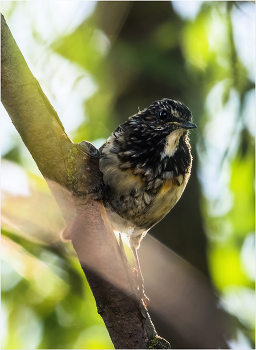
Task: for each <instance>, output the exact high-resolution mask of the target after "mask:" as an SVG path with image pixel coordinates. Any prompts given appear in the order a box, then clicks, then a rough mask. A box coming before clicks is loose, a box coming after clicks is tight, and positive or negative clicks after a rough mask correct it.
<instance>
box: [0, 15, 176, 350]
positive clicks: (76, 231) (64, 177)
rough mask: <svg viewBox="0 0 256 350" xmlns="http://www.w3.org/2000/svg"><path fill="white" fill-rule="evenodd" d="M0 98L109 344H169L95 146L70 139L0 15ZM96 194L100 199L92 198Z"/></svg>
mask: <svg viewBox="0 0 256 350" xmlns="http://www.w3.org/2000/svg"><path fill="white" fill-rule="evenodd" d="M1 39H2V41H1V53H2V55H1V64H2V78H1V88H2V95H1V99H2V103H3V105H4V107H5V109H6V111H7V112H8V114H9V116H10V118H11V120H12V122H13V124H14V126H15V128H16V129H17V131H18V132H19V134H20V136H21V138H22V140H23V142H24V143H25V145H26V147H27V148H28V150H29V152H30V153H31V155H32V157H33V158H34V160H35V162H36V164H37V165H38V168H39V170H40V171H41V173H42V175H43V176H44V178H45V180H46V181H47V183H48V185H49V187H50V189H51V192H52V194H53V195H54V197H55V199H56V201H57V203H58V205H59V207H60V209H61V211H62V214H63V217H64V219H65V221H66V223H67V228H68V235H69V237H70V238H71V240H72V244H73V246H74V249H75V251H76V253H77V256H78V259H79V261H80V264H81V266H82V268H83V271H84V273H85V276H86V278H87V280H88V282H89V284H90V287H91V289H92V292H93V294H94V297H95V300H96V304H97V309H98V312H99V314H100V315H101V316H102V318H103V320H104V322H105V325H106V327H107V329H108V332H109V334H110V337H111V339H112V341H113V344H114V346H115V348H122V349H125V348H127V349H128V348H136V349H137V348H149V347H150V348H170V344H169V343H168V342H167V341H166V340H164V339H162V338H161V337H159V336H158V335H157V333H156V330H155V328H154V325H153V323H152V322H151V319H150V316H149V314H148V312H147V309H146V307H145V305H144V304H143V303H142V302H141V301H140V299H139V296H138V292H137V289H136V283H135V282H134V277H133V274H132V272H131V270H130V268H129V266H128V263H127V261H126V260H125V257H124V255H123V253H122V251H121V249H120V247H119V245H118V243H117V241H116V238H115V236H114V233H113V230H112V229H111V227H110V224H109V221H108V218H107V215H106V211H105V208H104V206H103V204H102V201H101V200H100V193H101V192H100V188H101V176H100V172H99V167H98V162H99V152H98V150H97V149H96V148H95V147H94V146H93V145H92V144H90V143H89V142H85V141H82V142H81V143H80V144H75V143H73V142H72V140H71V139H70V138H69V137H68V135H67V134H66V133H65V130H64V127H63V125H62V123H61V121H60V119H59V117H58V115H57V113H56V111H55V110H54V109H53V107H52V106H51V104H50V102H49V101H48V99H47V97H46V96H45V95H44V93H43V91H42V89H41V87H40V85H39V83H38V82H37V80H36V79H35V78H34V76H33V75H32V73H31V71H30V70H29V68H28V66H27V64H26V62H25V59H24V57H23V56H22V54H21V52H20V50H19V48H18V46H17V44H16V42H15V40H14V38H13V37H12V34H11V32H10V30H9V28H8V26H7V24H6V22H5V19H4V17H3V16H2V15H1ZM96 197H98V200H95V198H96Z"/></svg>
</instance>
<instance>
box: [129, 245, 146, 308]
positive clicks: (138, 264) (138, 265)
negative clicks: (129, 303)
mask: <svg viewBox="0 0 256 350" xmlns="http://www.w3.org/2000/svg"><path fill="white" fill-rule="evenodd" d="M132 252H133V256H134V259H135V262H136V266H137V278H138V280H139V283H138V284H139V290H140V292H141V294H142V297H141V299H142V301H143V302H144V304H145V306H147V304H148V302H149V298H148V297H147V296H146V294H145V291H144V278H143V276H142V272H141V268H140V262H139V257H138V252H137V249H135V248H134V247H132Z"/></svg>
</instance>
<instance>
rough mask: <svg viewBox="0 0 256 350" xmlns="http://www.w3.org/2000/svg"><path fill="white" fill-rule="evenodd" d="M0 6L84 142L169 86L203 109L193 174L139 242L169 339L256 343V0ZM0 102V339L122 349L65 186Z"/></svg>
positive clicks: (201, 344) (195, 344) (68, 126)
mask: <svg viewBox="0 0 256 350" xmlns="http://www.w3.org/2000/svg"><path fill="white" fill-rule="evenodd" d="M1 5H2V13H3V15H4V16H5V19H6V22H7V24H8V26H9V27H10V30H11V32H12V34H13V36H14V38H15V40H16V42H17V44H18V46H19V48H20V49H21V52H22V54H23V55H24V58H25V60H26V62H27V63H28V66H29V68H30V69H31V71H32V73H33V75H34V76H35V77H36V79H37V80H38V82H39V84H40V86H41V87H42V89H43V91H44V93H45V94H46V96H47V97H48V98H49V100H50V102H51V103H52V105H53V107H54V108H55V110H56V111H57V113H58V115H59V117H60V119H61V121H62V123H63V125H64V128H65V131H66V133H67V134H68V135H69V136H70V138H71V139H72V140H73V141H74V142H81V141H82V140H87V141H90V142H92V143H93V144H94V145H95V146H96V147H97V148H99V147H100V146H101V145H102V144H103V143H104V142H105V141H106V140H107V138H108V137H109V136H110V134H111V133H112V132H113V131H114V130H115V129H116V128H117V126H118V125H119V124H121V123H123V122H124V121H125V120H127V118H128V117H129V116H130V115H133V114H135V113H137V112H138V110H142V109H144V108H146V107H147V106H149V105H150V104H151V103H152V102H153V101H155V100H158V99H161V98H165V97H166V98H171V99H175V100H180V101H182V102H184V103H185V105H187V106H188V107H189V109H190V110H191V111H192V114H193V122H194V123H196V124H197V129H195V130H192V131H190V134H189V138H190V141H191V145H192V151H191V152H192V155H193V166H192V172H191V178H190V180H189V182H188V185H187V188H186V190H185V191H184V194H183V195H182V197H181V199H180V201H179V202H178V203H177V205H176V206H175V207H174V208H173V209H172V210H171V212H170V214H168V215H167V216H166V217H165V218H164V219H163V220H162V221H161V222H160V223H159V224H157V225H156V226H155V227H153V228H152V229H151V230H150V232H149V233H148V235H147V236H146V237H145V238H144V240H143V241H142V243H141V247H140V249H139V250H138V254H139V258H140V263H141V268H142V272H143V277H144V280H145V293H146V295H147V296H148V297H149V299H150V302H149V305H148V310H149V313H150V315H151V318H152V321H153V323H154V325H155V327H156V330H157V332H158V334H159V335H160V336H161V337H163V338H165V339H166V340H168V341H169V342H170V344H171V346H172V348H227V346H230V347H231V348H236V349H251V348H254V342H255V336H254V332H255V319H254V318H255V315H254V309H255V293H254V289H255V237H254V229H255V198H254V171H255V150H254V147H255V142H254V137H255V120H254V117H255V90H254V85H255V55H254V52H255V34H254V32H255V18H254V11H255V4H254V3H252V2H224V1H223V2H219V1H217V2H213V1H210V2H206V1H202V2H199V1H191V2H187V1H185V2H183V1H182V2H179V1H177V2H162V1H161V2H140V1H139V2H119V1H118V2H90V1H85V2H77V1H75V2H72V1H66V2H63V1H59V2H57V1H51V2H50V1H47V2H40V1H34V2H33V1H32V2H29V1H23V2H17V1H16V2H8V1H2V2H1ZM24 19H25V20H24ZM1 114H2V123H1V151H2V169H1V180H2V181H1V197H2V201H1V202H2V207H1V227H2V240H1V259H2V264H1V265H2V268H1V270H2V309H1V312H2V320H3V326H2V348H5V349H11V348H13V349H15V348H16V349H27V348H30V349H33V348H44V349H48V348H56V349H60V348H65V349H71V348H78V349H79V348H80V349H83V348H87V349H111V348H113V344H112V342H111V339H110V337H109V334H108V332H107V329H106V327H105V325H104V322H103V320H102V319H101V317H100V315H99V314H98V313H97V309H96V304H95V300H94V298H93V295H92V292H91V290H90V288H89V285H88V282H87V281H86V279H85V277H84V274H83V271H82V269H81V266H80V264H79V261H78V259H77V256H76V253H75V250H74V248H73V246H72V244H71V243H65V242H63V241H62V240H61V233H62V232H63V230H64V229H65V227H66V224H65V221H64V219H63V217H62V215H61V211H60V209H59V207H58V204H59V205H60V203H58V204H57V202H56V201H55V199H54V197H53V196H52V194H51V190H52V188H53V187H54V186H58V185H57V184H55V183H53V182H52V181H48V183H47V182H46V181H45V180H44V178H43V177H42V175H41V174H40V172H39V170H38V169H37V166H36V164H35V162H34V160H33V158H32V157H31V155H30V153H29V152H28V150H27V149H26V147H25V145H24V144H23V142H22V140H21V138H20V137H19V135H18V133H17V131H16V130H15V128H14V126H13V124H12V123H11V120H10V118H9V116H8V114H7V112H6V111H5V109H4V108H3V106H1ZM42 132H45V134H46V135H47V132H46V131H45V130H43V131H42ZM48 185H49V187H50V188H51V190H50V189H49V187H48ZM64 191H65V190H64V189H63V193H64ZM67 210H68V209H67ZM71 214H72V213H70V216H71ZM88 222H89V219H88ZM90 225H92V226H93V223H92V222H90ZM90 227H91V226H90ZM85 232H86V228H85ZM92 232H93V229H92ZM117 238H118V235H117ZM123 242H124V245H125V246H124V249H125V252H126V255H127V259H128V261H129V264H130V266H131V267H135V263H134V259H133V255H132V252H131V250H130V248H129V247H128V245H127V243H128V241H127V239H126V238H125V237H123ZM81 247H82V246H81ZM89 253H90V252H88V255H89ZM99 253H100V252H99ZM87 258H88V259H89V257H88V256H87ZM88 259H87V262H88V261H89V260H88ZM99 271H100V272H99ZM102 271H104V266H100V260H99V266H98V271H96V272H97V273H100V274H101V273H103V275H101V277H102V278H104V279H105V280H108V281H111V282H113V281H114V277H115V272H114V273H113V276H114V277H113V276H106V275H105V274H104V272H102ZM116 283H117V285H118V283H119V282H118V281H116ZM120 283H121V282H120Z"/></svg>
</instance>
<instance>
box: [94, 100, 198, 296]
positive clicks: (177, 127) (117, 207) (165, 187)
mask: <svg viewBox="0 0 256 350" xmlns="http://www.w3.org/2000/svg"><path fill="white" fill-rule="evenodd" d="M191 120H192V114H191V112H190V110H189V109H188V108H187V107H186V106H185V105H184V104H182V103H181V102H179V101H174V100H171V99H167V98H164V99H162V100H159V101H156V102H154V103H152V104H151V105H150V106H149V107H148V108H146V109H144V110H142V111H139V113H137V114H135V115H133V116H131V117H130V118H129V119H128V120H127V121H126V122H125V123H124V124H122V125H120V126H119V127H118V128H117V129H116V130H115V131H114V132H113V133H112V135H111V136H110V137H109V138H108V140H107V142H106V143H105V144H104V145H103V146H102V147H101V148H100V153H101V155H100V162H99V167H100V171H101V172H102V174H103V182H104V185H105V187H104V199H103V201H104V206H105V208H106V211H107V214H108V217H109V220H110V222H111V224H112V226H113V229H114V230H116V231H119V232H120V233H124V234H126V235H127V236H128V237H129V244H130V247H131V249H132V251H133V254H134V258H135V261H136V264H137V269H138V273H139V274H140V278H141V289H142V293H143V294H144V287H143V277H142V274H141V269H140V264H139V260H138V255H137V249H138V248H139V246H140V242H141V240H142V238H143V237H144V236H145V235H146V233H147V232H148V230H149V229H150V228H151V227H153V226H154V225H156V224H157V223H158V222H159V221H160V220H162V219H163V218H164V217H165V215H166V214H167V213H168V212H169V211H170V210H171V209H172V208H173V207H174V205H175V204H176V203H177V201H178V200H179V199H180V197H181V195H182V193H183V191H184V189H185V187H186V185H187V182H188V179H189V177H190V171H191V165H192V156H191V152H190V149H191V147H190V144H189V138H188V129H193V128H196V125H195V124H193V123H192V122H191Z"/></svg>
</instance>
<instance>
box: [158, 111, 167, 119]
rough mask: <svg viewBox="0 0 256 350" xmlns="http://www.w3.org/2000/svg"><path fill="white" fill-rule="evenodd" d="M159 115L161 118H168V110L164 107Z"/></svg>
mask: <svg viewBox="0 0 256 350" xmlns="http://www.w3.org/2000/svg"><path fill="white" fill-rule="evenodd" d="M159 117H160V118H161V119H165V118H167V112H166V111H165V110H164V109H163V110H161V111H160V113H159Z"/></svg>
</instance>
